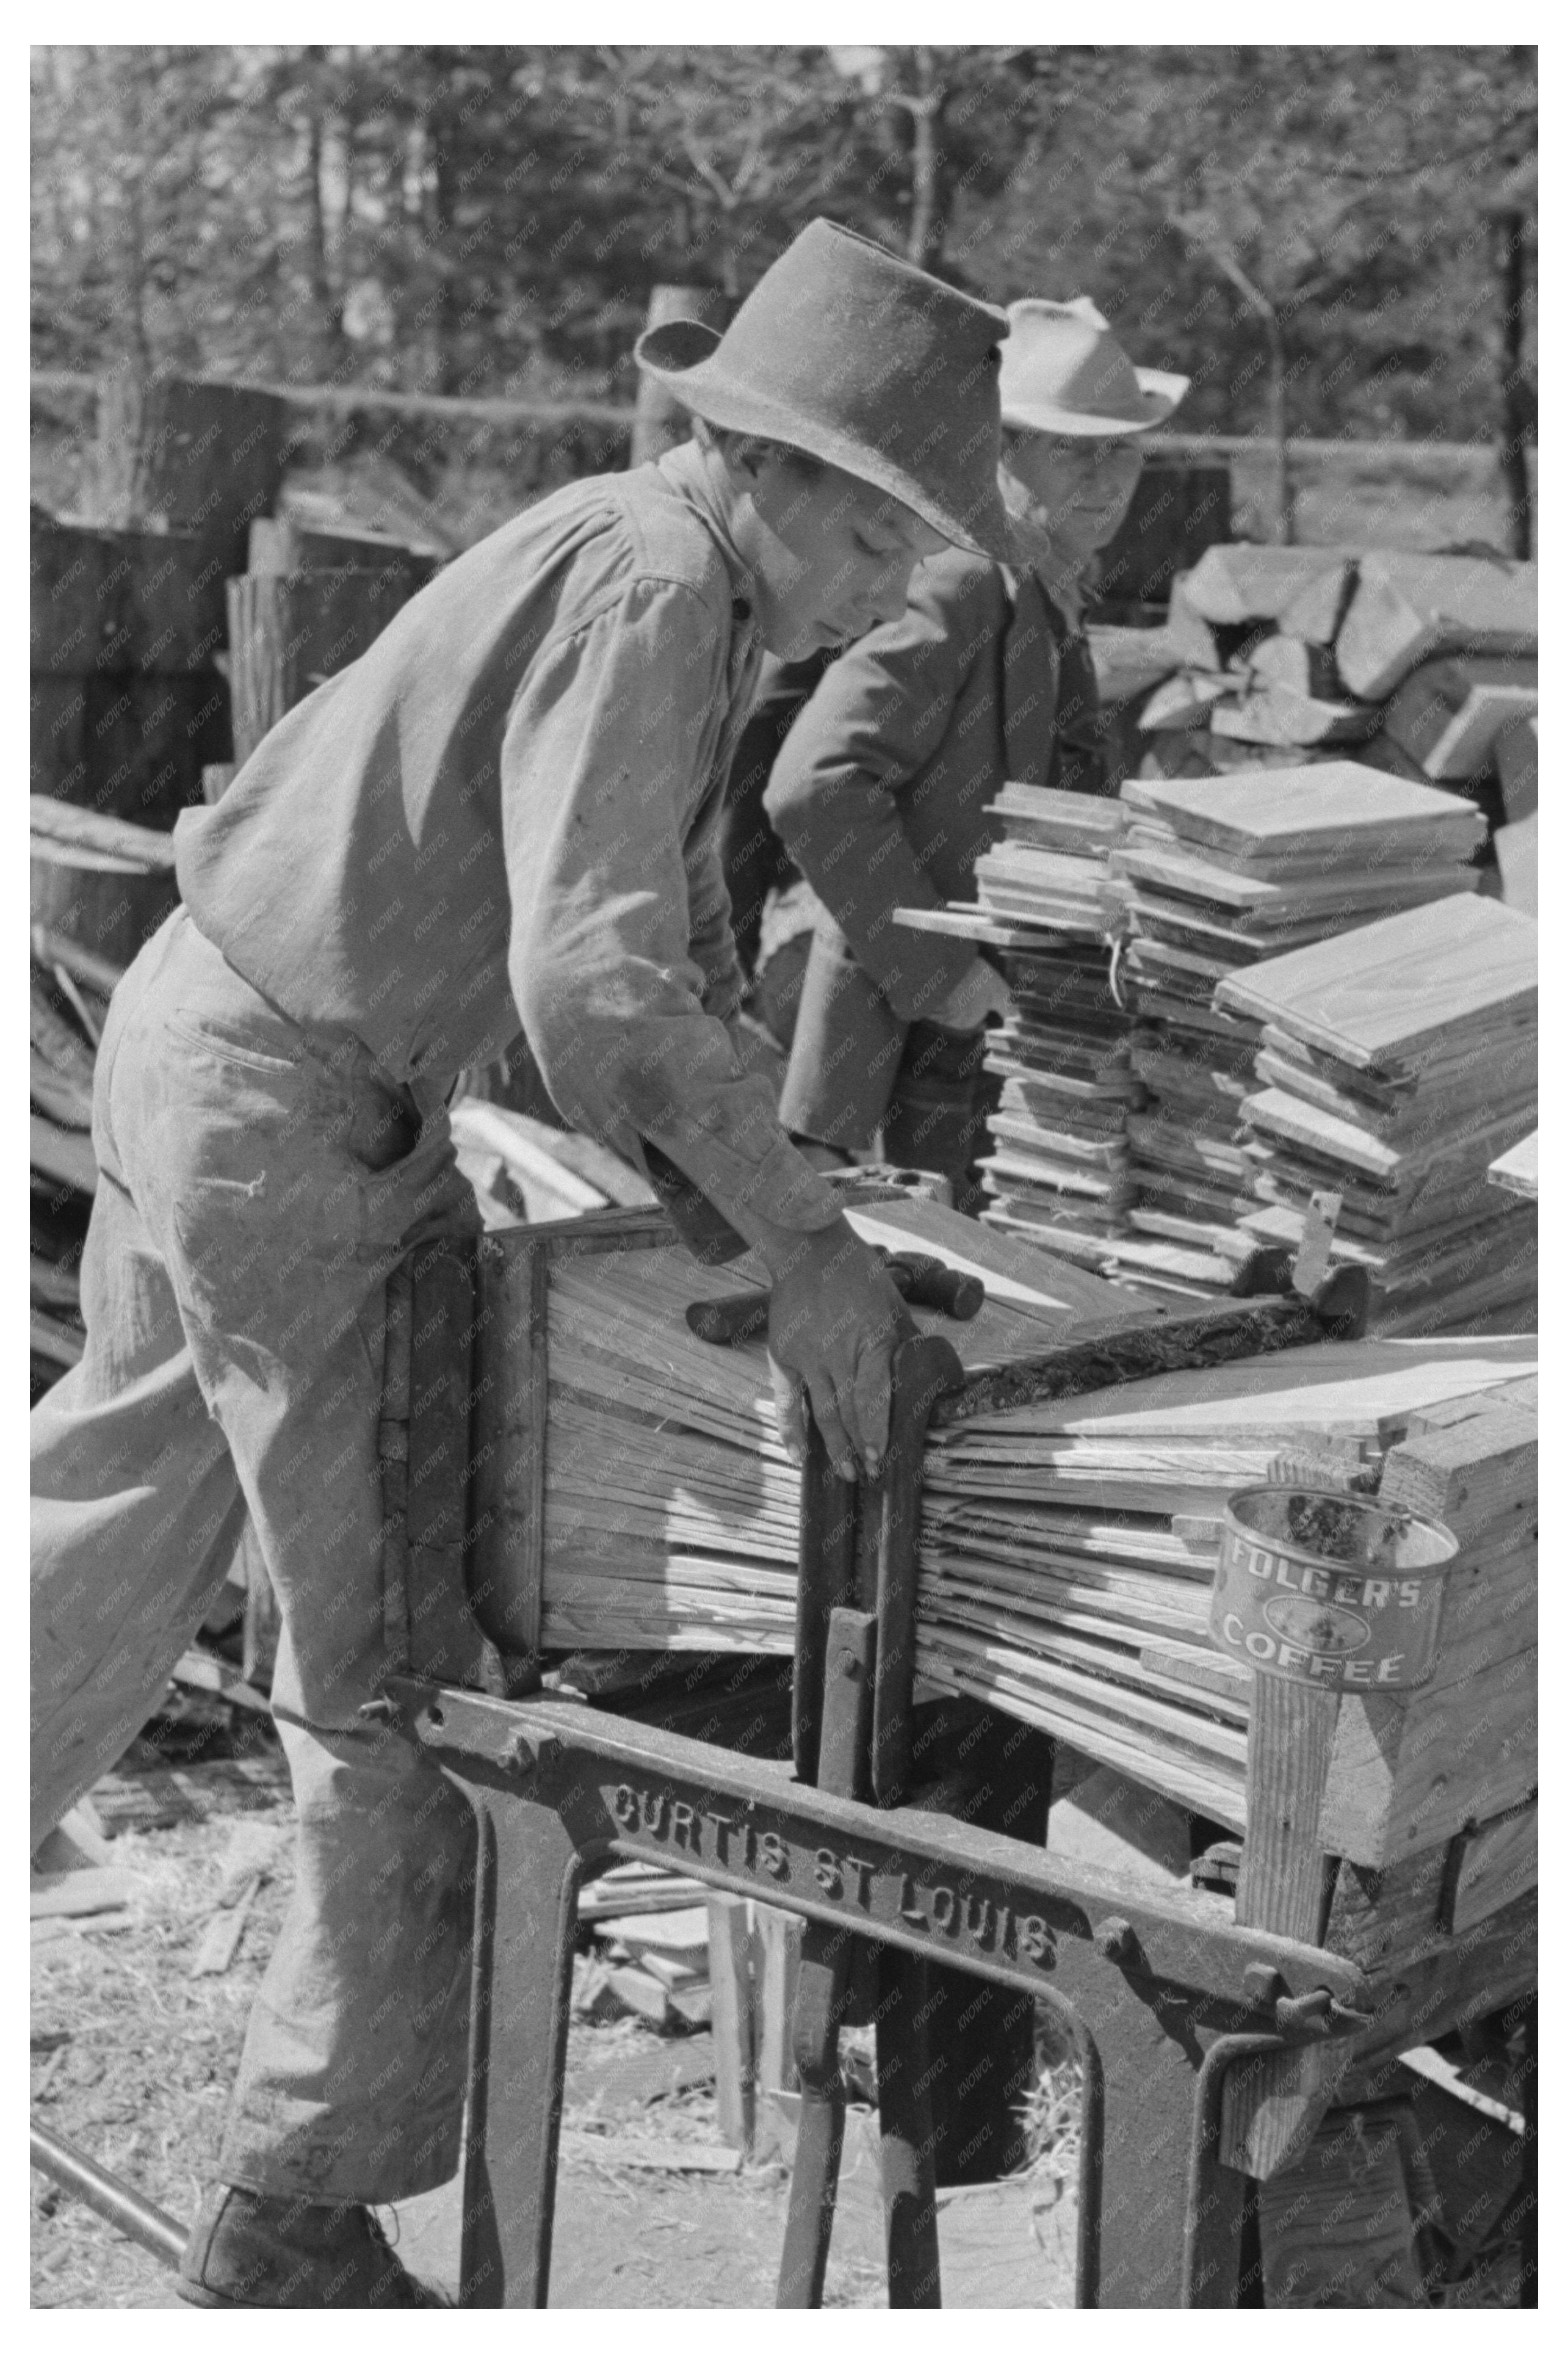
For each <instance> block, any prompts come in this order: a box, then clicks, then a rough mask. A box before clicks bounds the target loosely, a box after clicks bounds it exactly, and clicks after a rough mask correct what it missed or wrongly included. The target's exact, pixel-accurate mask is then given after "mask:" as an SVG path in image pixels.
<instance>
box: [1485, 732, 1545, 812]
mask: <svg viewBox="0 0 1568 2354" xmlns="http://www.w3.org/2000/svg"><path fill="white" fill-rule="evenodd" d="M1492 764H1493V766H1494V768H1495V769H1496V770H1497V778H1498V785H1499V790H1500V791H1501V793H1502V805H1503V814H1504V816H1505V817H1506V818H1507V819H1508V822H1509V823H1510V825H1517V824H1518V823H1519V822H1520V819H1521V818H1526V817H1533V816H1534V814H1535V806H1536V801H1537V799H1538V797H1539V793H1540V789H1541V731H1540V728H1539V726H1538V725H1537V722H1536V721H1535V720H1534V719H1533V718H1531V719H1510V721H1509V722H1508V723H1507V725H1506V726H1504V727H1503V728H1501V729H1500V730H1499V734H1498V737H1497V738H1496V740H1495V742H1494V743H1493V745H1492Z"/></svg>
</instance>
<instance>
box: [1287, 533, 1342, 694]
mask: <svg viewBox="0 0 1568 2354" xmlns="http://www.w3.org/2000/svg"><path fill="white" fill-rule="evenodd" d="M1355 578H1356V565H1355V559H1354V557H1349V556H1347V557H1341V558H1340V560H1339V562H1338V563H1335V564H1330V565H1325V566H1324V567H1323V569H1322V571H1321V572H1319V573H1318V574H1316V575H1315V576H1314V578H1312V579H1310V580H1308V581H1307V582H1306V583H1305V584H1304V585H1303V587H1301V588H1298V590H1297V592H1296V594H1295V596H1294V597H1292V598H1291V599H1290V602H1289V603H1288V604H1287V605H1286V606H1285V607H1283V608H1282V610H1281V611H1280V615H1279V627H1280V629H1281V631H1283V632H1284V633H1285V634H1286V635H1287V636H1289V637H1294V638H1298V639H1300V640H1302V641H1303V642H1305V643H1306V644H1308V645H1310V646H1331V645H1332V644H1333V642H1334V640H1335V638H1336V637H1337V636H1338V635H1339V630H1340V622H1341V621H1342V620H1344V617H1345V608H1346V606H1347V605H1348V604H1349V602H1350V599H1351V590H1352V589H1353V588H1354V587H1355ZM1337 674H1338V673H1337V671H1336V675H1337Z"/></svg>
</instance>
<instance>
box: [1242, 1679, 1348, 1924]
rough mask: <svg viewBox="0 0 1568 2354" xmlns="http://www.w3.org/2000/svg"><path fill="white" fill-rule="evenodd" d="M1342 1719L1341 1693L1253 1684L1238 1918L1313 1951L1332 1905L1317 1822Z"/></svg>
mask: <svg viewBox="0 0 1568 2354" xmlns="http://www.w3.org/2000/svg"><path fill="white" fill-rule="evenodd" d="M1339 1712H1340V1695H1339V1694H1338V1693H1337V1692H1329V1691H1313V1690H1312V1688H1311V1687H1310V1686H1309V1685H1307V1684H1298V1683H1294V1682H1291V1681H1288V1680H1287V1678H1285V1677H1283V1676H1266V1675H1260V1676H1256V1677H1255V1678H1254V1681H1253V1694H1252V1710H1251V1714H1250V1717H1249V1720H1248V1724H1247V1756H1246V1844H1245V1847H1244V1848H1243V1850H1242V1861H1241V1873H1240V1877H1239V1878H1238V1880H1237V1882H1236V1919H1237V1921H1238V1923H1240V1924H1241V1925H1243V1926H1245V1927H1246V1928H1250V1929H1269V1930H1272V1931H1274V1932H1275V1934H1276V1935H1279V1936H1282V1937H1297V1938H1299V1939H1300V1940H1301V1941H1302V1942H1303V1943H1304V1944H1306V1945H1309V1946H1315V1945H1317V1944H1318V1943H1319V1939H1320V1935H1321V1932H1322V1926H1323V1921H1324V1916H1325V1914H1326V1911H1327V1905H1328V1893H1329V1882H1330V1874H1329V1872H1328V1871H1327V1868H1326V1863H1325V1859H1324V1857H1323V1855H1322V1854H1321V1852H1320V1851H1319V1835H1318V1822H1319V1808H1320V1807H1321V1804H1322V1797H1323V1791H1324V1787H1325V1786H1326V1784H1327V1781H1328V1776H1329V1765H1330V1757H1331V1755H1332V1753H1333V1745H1334V1730H1335V1726H1336V1724H1337V1723H1338V1719H1339Z"/></svg>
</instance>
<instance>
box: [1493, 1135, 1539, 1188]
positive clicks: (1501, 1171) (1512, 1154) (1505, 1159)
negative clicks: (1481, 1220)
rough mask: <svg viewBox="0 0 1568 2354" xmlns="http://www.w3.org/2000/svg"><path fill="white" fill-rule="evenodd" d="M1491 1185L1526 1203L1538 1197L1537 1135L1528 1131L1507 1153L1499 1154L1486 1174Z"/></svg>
mask: <svg viewBox="0 0 1568 2354" xmlns="http://www.w3.org/2000/svg"><path fill="white" fill-rule="evenodd" d="M1487 1174H1488V1176H1489V1178H1490V1180H1491V1182H1492V1183H1493V1184H1494V1185H1500V1186H1501V1187H1502V1189H1503V1191H1504V1192H1505V1193H1518V1194H1520V1196H1521V1197H1522V1199H1523V1200H1525V1201H1527V1202H1535V1201H1539V1200H1540V1198H1541V1134H1540V1131H1539V1129H1531V1132H1530V1134H1529V1135H1528V1136H1527V1137H1525V1138H1523V1139H1522V1140H1521V1141H1520V1143H1518V1144H1515V1145H1512V1146H1510V1149H1509V1150H1508V1151H1507V1152H1503V1153H1499V1156H1498V1158H1497V1159H1496V1160H1495V1161H1493V1162H1492V1164H1491V1166H1490V1168H1489V1170H1488V1172H1487Z"/></svg>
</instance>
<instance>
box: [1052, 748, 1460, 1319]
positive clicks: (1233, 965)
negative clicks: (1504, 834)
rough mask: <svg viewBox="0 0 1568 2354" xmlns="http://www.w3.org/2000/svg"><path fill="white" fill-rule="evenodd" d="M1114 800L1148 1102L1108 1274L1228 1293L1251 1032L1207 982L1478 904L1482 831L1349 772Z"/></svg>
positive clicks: (1436, 802) (1424, 800)
mask: <svg viewBox="0 0 1568 2354" xmlns="http://www.w3.org/2000/svg"><path fill="white" fill-rule="evenodd" d="M1123 796H1124V799H1125V801H1126V802H1127V805H1128V810H1129V812H1130V814H1131V820H1132V822H1131V823H1130V824H1129V826H1128V831H1127V833H1126V835H1125V837H1124V839H1123V841H1122V843H1121V844H1120V845H1119V846H1118V849H1117V850H1116V851H1115V852H1114V853H1113V854H1112V861H1111V863H1112V864H1113V866H1114V867H1115V868H1116V869H1117V871H1118V874H1119V875H1121V876H1122V877H1123V879H1124V880H1125V882H1126V884H1127V885H1128V930H1129V938H1128V945H1127V949H1126V956H1125V963H1124V968H1123V974H1124V979H1123V991H1122V993H1123V995H1124V996H1125V997H1126V999H1127V1000H1128V1003H1129V1005H1130V1006H1131V1008H1132V1010H1133V1011H1134V1013H1136V1014H1137V1016H1138V1026H1137V1028H1136V1029H1135V1031H1134V1033H1133V1036H1132V1043H1131V1063H1132V1069H1133V1074H1134V1076H1135V1077H1136V1078H1137V1079H1138V1080H1139V1082H1141V1084H1142V1085H1143V1086H1144V1087H1145V1088H1146V1089H1147V1090H1148V1097H1149V1100H1148V1102H1147V1104H1146V1106H1145V1107H1144V1108H1142V1109H1141V1110H1139V1111H1138V1112H1136V1113H1135V1114H1134V1115H1133V1116H1132V1117H1131V1118H1130V1119H1128V1142H1129V1145H1130V1149H1131V1156H1132V1166H1131V1174H1132V1177H1133V1179H1134V1182H1135V1183H1136V1185H1137V1189H1138V1190H1137V1198H1136V1203H1135V1204H1134V1206H1132V1207H1131V1209H1130V1210H1129V1213H1128V1223H1129V1225H1130V1226H1131V1228H1132V1229H1133V1234H1134V1236H1135V1237H1137V1238H1138V1239H1134V1240H1133V1241H1131V1242H1124V1243H1121V1244H1119V1245H1118V1246H1117V1265H1118V1268H1119V1269H1121V1270H1125V1271H1126V1272H1128V1274H1131V1275H1133V1276H1135V1277H1136V1278H1137V1279H1138V1280H1139V1281H1140V1282H1143V1283H1146V1284H1151V1285H1160V1286H1167V1287H1169V1288H1173V1289H1176V1290H1178V1291H1186V1292H1196V1293H1202V1292H1203V1291H1207V1290H1216V1289H1219V1290H1223V1289H1225V1288H1228V1286H1229V1284H1230V1282H1231V1279H1232V1278H1233V1276H1234V1272H1235V1270H1236V1268H1237V1267H1239V1266H1240V1264H1241V1263H1242V1262H1243V1260H1245V1257H1247V1255H1248V1253H1249V1251H1250V1250H1251V1249H1252V1248H1253V1247H1255V1237H1253V1236H1250V1235H1246V1234H1245V1233H1242V1232H1240V1231H1238V1227H1237V1220H1238V1217H1239V1215H1240V1213H1241V1211H1242V1209H1243V1208H1244V1207H1245V1204H1246V1202H1247V1201H1248V1200H1249V1199H1250V1196H1251V1193H1252V1190H1253V1189H1252V1175H1253V1171H1252V1166H1251V1163H1250V1161H1249V1160H1248V1158H1247V1155H1246V1151H1245V1137H1244V1135H1243V1132H1242V1129H1241V1125H1240V1114H1241V1107H1242V1103H1243V1099H1244V1098H1245V1097H1246V1096H1247V1095H1249V1094H1251V1093H1252V1092H1253V1091H1254V1087H1255V1074H1254V1068H1253V1058H1254V1055H1255V1051H1256V1047H1257V1044H1258V1025H1257V1023H1256V1022H1255V1020H1254V1019H1253V1018H1252V1017H1251V1016H1250V1015H1249V1014H1248V1013H1246V1011H1245V1008H1244V1007H1242V1006H1241V1005H1240V1004H1239V1003H1236V1002H1232V1001H1230V1000H1228V999H1226V998H1224V997H1223V996H1221V997H1216V994H1215V991H1216V985H1217V984H1218V983H1219V982H1221V981H1224V980H1225V979H1226V978H1227V977H1228V976H1230V975H1232V974H1234V973H1237V972H1245V971H1246V970H1248V969H1250V968H1254V967H1257V966H1259V965H1261V964H1262V963H1263V962H1264V961H1265V960H1270V959H1273V958H1276V957H1277V956H1278V955H1280V954H1281V953H1282V952H1284V951H1287V950H1293V949H1297V948H1298V947H1300V946H1302V945H1303V944H1305V943H1307V942H1308V941H1313V940H1318V939H1321V938H1325V937H1332V936H1335V935H1337V934H1340V933H1343V932H1344V931H1345V930H1346V929H1347V928H1349V927H1351V926H1361V925H1365V924H1368V923H1370V922H1372V920H1373V919H1375V918H1377V917H1381V916H1383V915H1385V914H1387V913H1390V912H1392V911H1393V910H1396V909H1399V908H1402V907H1413V906H1420V905H1423V904H1425V902H1427V901H1430V900H1433V899H1439V898H1442V897H1445V896H1449V895H1452V894H1455V893H1463V892H1467V891H1473V889H1474V887H1475V884H1476V880H1477V877H1476V874H1475V870H1474V869H1473V868H1472V867H1471V866H1470V865H1469V864H1467V862H1468V861H1469V860H1470V859H1471V858H1472V857H1473V856H1474V854H1475V853H1476V851H1477V849H1478V846H1479V844H1480V843H1481V842H1482V840H1483V839H1484V835H1485V823H1484V821H1483V819H1482V818H1481V816H1480V814H1479V812H1478V811H1477V810H1475V809H1474V808H1472V807H1471V805H1470V804H1469V803H1468V802H1467V801H1460V800H1458V799H1457V797H1455V796H1454V795H1452V794H1448V793H1444V792H1440V791H1437V790H1434V789H1433V788H1432V787H1430V786H1424V785H1414V784H1409V783H1407V782H1405V781H1404V779H1400V778H1395V777H1387V776H1381V775H1378V774H1375V773H1369V772H1368V770H1366V769H1361V768H1357V767H1355V766H1353V765H1352V764H1351V763H1350V762H1348V761H1346V762H1339V763H1336V764H1333V765H1324V766H1319V767H1316V768H1302V769H1275V770H1268V769H1264V770H1255V771H1252V772H1244V773H1242V774H1239V775H1235V776H1229V777H1216V778H1208V779H1158V780H1147V781H1141V782H1137V783H1132V782H1129V783H1128V784H1127V785H1126V786H1124V787H1123ZM1080 1255H1081V1254H1080ZM1099 1263H1100V1264H1101V1265H1106V1266H1108V1264H1109V1262H1108V1259H1107V1258H1104V1257H1102V1258H1101V1260H1100V1261H1099Z"/></svg>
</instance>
